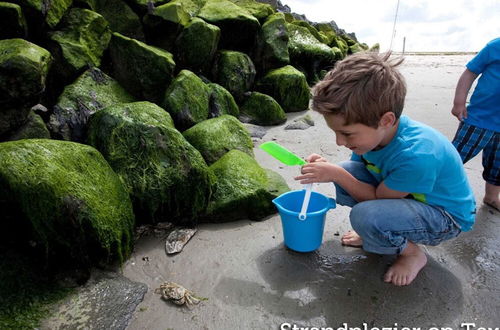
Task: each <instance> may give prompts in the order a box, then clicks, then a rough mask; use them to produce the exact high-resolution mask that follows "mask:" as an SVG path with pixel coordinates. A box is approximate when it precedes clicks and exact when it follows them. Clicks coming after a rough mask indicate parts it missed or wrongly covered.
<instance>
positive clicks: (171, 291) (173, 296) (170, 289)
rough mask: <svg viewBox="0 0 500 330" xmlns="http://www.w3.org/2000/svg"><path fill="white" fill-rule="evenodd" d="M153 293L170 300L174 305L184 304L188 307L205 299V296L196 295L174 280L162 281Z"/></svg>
mask: <svg viewBox="0 0 500 330" xmlns="http://www.w3.org/2000/svg"><path fill="white" fill-rule="evenodd" d="M155 293H157V294H161V297H162V298H163V299H165V300H170V301H172V302H173V303H174V304H176V305H184V304H186V305H187V306H188V307H189V306H192V305H197V304H199V303H200V301H202V300H207V298H202V297H196V296H195V295H194V293H193V291H191V290H188V289H186V288H185V287H183V286H181V285H179V284H177V283H174V282H165V283H163V284H162V285H160V287H159V288H158V289H156V290H155Z"/></svg>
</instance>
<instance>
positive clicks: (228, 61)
mask: <svg viewBox="0 0 500 330" xmlns="http://www.w3.org/2000/svg"><path fill="white" fill-rule="evenodd" d="M255 75H256V71H255V66H254V64H253V62H252V60H251V59H250V57H249V56H248V55H246V54H244V53H241V52H237V51H231V50H222V51H220V52H219V53H218V55H217V58H216V60H215V65H214V67H213V76H214V81H215V82H216V83H218V84H220V85H221V86H222V87H224V88H225V89H227V90H228V91H229V92H230V93H231V94H232V95H233V96H234V98H235V99H236V100H237V101H240V100H242V99H243V96H244V93H245V92H247V91H249V90H250V89H251V88H252V86H253V83H254V79H255Z"/></svg>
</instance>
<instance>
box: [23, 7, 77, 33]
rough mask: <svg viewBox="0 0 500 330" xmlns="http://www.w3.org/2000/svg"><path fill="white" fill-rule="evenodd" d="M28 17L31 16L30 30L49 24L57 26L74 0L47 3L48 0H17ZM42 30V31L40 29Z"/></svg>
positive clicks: (52, 26)
mask: <svg viewBox="0 0 500 330" xmlns="http://www.w3.org/2000/svg"><path fill="white" fill-rule="evenodd" d="M17 1H18V2H19V4H20V5H21V7H22V8H23V11H24V12H25V14H26V17H27V18H28V19H30V18H31V22H30V23H31V24H30V29H29V30H30V32H34V30H41V29H40V28H45V26H48V27H49V28H50V29H53V28H55V27H56V25H57V24H58V23H59V21H60V20H61V18H62V17H63V16H64V14H65V13H66V11H67V10H68V9H69V8H70V7H71V5H72V3H73V0H59V1H51V2H50V3H47V2H46V0H17ZM38 32H40V31H38Z"/></svg>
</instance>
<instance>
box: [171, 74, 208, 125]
mask: <svg viewBox="0 0 500 330" xmlns="http://www.w3.org/2000/svg"><path fill="white" fill-rule="evenodd" d="M164 95H165V99H164V100H163V102H162V107H163V108H164V109H165V110H167V111H168V112H169V113H170V115H171V116H172V118H173V120H174V123H175V127H177V129H178V130H180V131H184V130H186V129H188V128H189V127H191V126H193V125H196V124H197V123H199V122H202V121H203V120H205V119H207V118H208V103H209V97H210V88H209V87H208V86H207V85H206V84H205V83H204V82H203V81H202V80H201V79H200V78H199V77H198V76H197V75H195V74H194V73H193V72H191V71H188V70H182V71H181V72H179V74H178V75H177V77H175V79H174V80H173V81H172V83H171V84H170V86H169V87H168V89H167V90H166V92H165V94H164Z"/></svg>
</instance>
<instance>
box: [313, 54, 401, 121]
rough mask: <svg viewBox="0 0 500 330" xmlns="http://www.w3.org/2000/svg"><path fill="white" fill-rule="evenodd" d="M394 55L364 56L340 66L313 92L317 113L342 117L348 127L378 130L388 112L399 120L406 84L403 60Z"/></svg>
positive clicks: (337, 64) (352, 56) (346, 60)
mask: <svg viewBox="0 0 500 330" xmlns="http://www.w3.org/2000/svg"><path fill="white" fill-rule="evenodd" d="M390 56H391V53H390V52H389V53H384V54H378V53H374V52H361V53H356V54H353V55H350V56H348V57H346V58H345V59H344V60H342V61H340V62H337V63H336V64H335V67H334V68H333V69H332V70H331V71H330V72H328V73H327V74H326V76H325V78H323V80H321V81H320V82H318V83H317V84H316V85H315V86H314V87H313V88H312V95H313V96H312V103H311V107H312V109H313V110H315V111H318V112H319V113H321V114H323V115H327V114H335V115H342V116H343V117H344V119H345V124H346V125H349V124H356V123H360V124H364V125H367V126H370V127H374V128H376V127H378V124H379V121H380V118H381V117H382V115H383V114H384V113H386V112H389V111H390V112H393V113H394V114H395V115H396V118H399V116H400V115H401V112H402V111H403V107H404V100H405V96H406V84H405V80H404V78H403V76H402V75H401V73H400V72H399V71H398V70H397V69H396V67H397V66H398V65H399V64H401V63H402V62H403V58H399V59H396V60H393V59H389V57H390Z"/></svg>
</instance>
